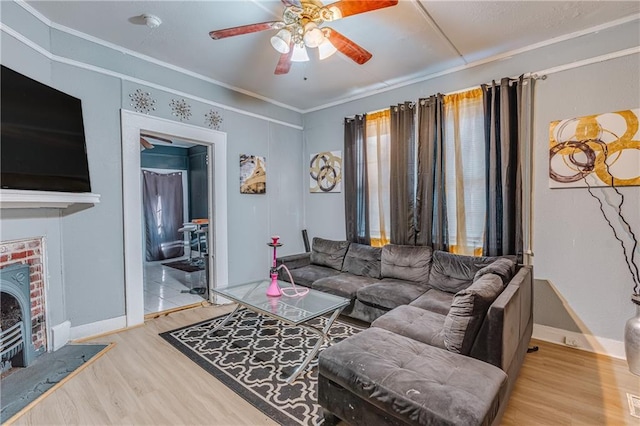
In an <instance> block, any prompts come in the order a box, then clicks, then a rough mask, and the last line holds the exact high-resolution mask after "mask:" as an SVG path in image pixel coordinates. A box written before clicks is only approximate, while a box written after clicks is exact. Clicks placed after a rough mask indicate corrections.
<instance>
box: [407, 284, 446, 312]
mask: <svg viewBox="0 0 640 426" xmlns="http://www.w3.org/2000/svg"><path fill="white" fill-rule="evenodd" d="M452 302H453V294H451V293H447V292H446V291H442V290H438V289H435V288H432V289H429V290H428V291H427V292H426V293H424V294H423V295H422V296H420V297H418V298H417V299H416V300H414V301H413V302H411V303H409V305H410V306H415V307H416V308H420V309H426V310H427V311H431V312H436V313H438V314H442V315H447V314H448V313H449V309H450V308H451V303H452Z"/></svg>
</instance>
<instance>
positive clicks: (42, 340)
mask: <svg viewBox="0 0 640 426" xmlns="http://www.w3.org/2000/svg"><path fill="white" fill-rule="evenodd" d="M43 246H44V243H43V239H42V238H31V239H26V240H14V241H3V242H1V243H0V268H5V267H7V266H9V265H14V264H25V265H29V279H30V303H31V338H32V343H33V347H34V349H35V352H36V354H40V353H43V352H46V350H47V328H46V327H47V326H46V315H45V308H46V306H45V276H44V257H43V251H44V247H43Z"/></svg>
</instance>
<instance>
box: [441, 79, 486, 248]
mask: <svg viewBox="0 0 640 426" xmlns="http://www.w3.org/2000/svg"><path fill="white" fill-rule="evenodd" d="M443 102H444V123H443V124H444V129H445V131H444V139H445V158H446V163H445V176H446V178H445V187H446V194H447V220H448V231H449V251H450V252H452V253H458V254H466V255H476V256H480V255H482V245H483V234H484V225H485V210H486V204H485V201H486V193H485V191H486V188H485V180H486V179H485V173H486V167H485V151H484V144H485V142H484V106H483V97H482V89H480V88H478V89H473V90H469V91H467V92H463V93H455V94H452V95H445V96H444V99H443Z"/></svg>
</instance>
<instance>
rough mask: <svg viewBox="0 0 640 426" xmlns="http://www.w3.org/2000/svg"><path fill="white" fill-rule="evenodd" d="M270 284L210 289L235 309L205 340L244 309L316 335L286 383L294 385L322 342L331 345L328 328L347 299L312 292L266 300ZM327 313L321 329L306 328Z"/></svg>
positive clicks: (315, 291) (288, 285)
mask: <svg viewBox="0 0 640 426" xmlns="http://www.w3.org/2000/svg"><path fill="white" fill-rule="evenodd" d="M269 284H271V280H270V279H264V280H259V281H253V282H249V283H245V284H238V285H232V286H229V287H225V288H216V289H212V291H213V292H214V293H216V294H219V295H220V296H223V297H225V298H227V299H230V300H233V301H234V302H236V303H237V304H238V305H237V306H236V308H235V309H234V311H233V312H231V313H230V314H229V315H227V316H226V317H225V318H224V319H223V320H222V321H221V322H220V323H219V324H218V325H216V326H215V327H214V328H213V329H212V330H210V331H209V332H208V333H207V334H206V335H205V337H208V336H209V335H211V334H212V333H215V332H216V331H217V330H219V329H220V328H221V327H223V326H224V325H225V324H227V323H228V322H229V320H230V319H231V318H233V317H234V316H235V314H236V313H237V312H238V311H239V310H240V309H242V308H247V309H249V310H252V311H254V312H257V313H259V314H263V315H267V316H269V317H272V318H276V319H278V320H280V321H282V322H283V323H285V324H288V325H294V326H299V327H303V328H305V329H307V330H309V331H311V332H313V333H315V334H317V335H319V336H320V337H321V338H320V339H318V341H317V342H316V344H315V345H314V347H313V349H312V350H311V351H310V352H309V353H308V354H307V356H306V358H305V359H304V361H303V362H302V364H301V365H300V366H298V367H297V368H296V369H295V371H294V372H293V373H292V374H291V375H290V376H289V377H288V378H287V379H286V382H287V384H288V383H291V382H293V381H294V380H295V379H296V378H297V377H298V375H299V374H300V373H302V372H303V371H304V369H305V368H307V366H308V365H309V363H310V362H311V360H313V357H315V356H316V354H317V353H318V351H319V350H320V347H321V346H322V344H323V343H324V342H329V343H331V337H329V335H328V331H329V329H330V328H331V324H333V322H334V321H335V319H336V318H337V317H338V315H340V312H341V311H342V310H343V309H344V308H345V306H347V305H349V299H346V298H344V297H340V296H335V295H333V294H329V293H324V292H321V291H318V290H313V289H309V292H308V293H307V294H305V295H304V296H301V297H289V296H285V295H282V296H280V297H269V296H267V288H268V287H269ZM278 285H279V286H280V288H287V287H291V283H288V282H285V281H278ZM328 313H331V316H330V317H329V319H328V320H327V323H326V324H325V326H324V328H322V329H319V328H316V327H313V326H311V325H309V324H305V323H306V322H308V321H309V320H312V319H313V318H317V317H319V316H321V315H324V314H328Z"/></svg>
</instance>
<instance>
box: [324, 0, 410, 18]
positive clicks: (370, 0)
mask: <svg viewBox="0 0 640 426" xmlns="http://www.w3.org/2000/svg"><path fill="white" fill-rule="evenodd" d="M396 4H398V0H364V1H363V0H341V1H337V2H335V3H331V4H328V5H326V6H325V8H326V9H332V8H336V9H338V10H339V11H340V16H337V17H335V18H334V19H332V20H333V21H335V20H338V19H340V18H346V17H347V16H351V15H357V14H358V13H364V12H370V11H372V10H378V9H384V8H385V7H390V6H395V5H396Z"/></svg>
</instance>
